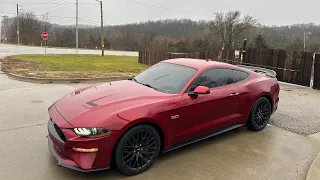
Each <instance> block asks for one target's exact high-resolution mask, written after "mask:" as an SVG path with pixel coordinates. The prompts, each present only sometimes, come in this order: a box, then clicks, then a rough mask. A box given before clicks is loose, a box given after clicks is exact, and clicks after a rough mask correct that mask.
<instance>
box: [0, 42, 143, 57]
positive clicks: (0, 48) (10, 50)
mask: <svg viewBox="0 0 320 180" xmlns="http://www.w3.org/2000/svg"><path fill="white" fill-rule="evenodd" d="M44 53H45V48H44V47H36V46H16V45H8V44H1V43H0V57H3V56H9V55H15V54H44ZM47 53H48V54H101V51H99V50H83V49H81V50H77V49H67V48H47ZM105 55H123V56H138V52H128V51H107V50H106V51H105Z"/></svg>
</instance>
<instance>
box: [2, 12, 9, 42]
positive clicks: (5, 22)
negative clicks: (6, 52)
mask: <svg viewBox="0 0 320 180" xmlns="http://www.w3.org/2000/svg"><path fill="white" fill-rule="evenodd" d="M7 17H8V16H2V18H3V20H2V25H1V42H2V40H6V38H7V37H6V31H7V21H6V20H7Z"/></svg>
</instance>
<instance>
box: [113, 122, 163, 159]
mask: <svg viewBox="0 0 320 180" xmlns="http://www.w3.org/2000/svg"><path fill="white" fill-rule="evenodd" d="M139 125H149V126H152V127H153V128H155V129H156V131H157V132H158V133H159V136H160V140H161V146H160V152H161V151H162V150H163V149H164V147H165V143H166V136H165V133H164V131H163V129H162V128H161V127H160V126H159V125H158V124H156V123H155V122H154V121H153V119H152V118H142V119H138V120H136V121H135V123H133V124H132V123H130V124H129V125H127V127H126V128H124V130H123V132H122V133H121V135H120V136H119V137H118V139H117V141H116V143H115V144H114V146H113V148H112V154H111V165H114V164H115V151H116V149H117V147H118V144H119V141H120V139H121V138H122V137H123V135H124V134H125V133H126V132H128V131H129V130H130V129H132V128H134V127H136V126H139Z"/></svg>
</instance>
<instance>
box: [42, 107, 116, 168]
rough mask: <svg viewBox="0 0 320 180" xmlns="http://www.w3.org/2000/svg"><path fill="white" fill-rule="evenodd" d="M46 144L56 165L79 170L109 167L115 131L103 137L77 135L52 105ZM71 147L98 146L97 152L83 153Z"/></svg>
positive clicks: (85, 147)
mask: <svg viewBox="0 0 320 180" xmlns="http://www.w3.org/2000/svg"><path fill="white" fill-rule="evenodd" d="M49 116H50V120H49V122H48V136H47V137H48V146H49V150H50V152H51V153H52V155H53V156H54V157H55V158H56V159H57V161H58V165H60V166H63V167H66V168H69V169H74V170H77V171H81V172H90V171H99V170H105V169H109V167H110V163H111V156H112V150H113V146H114V144H115V142H116V136H117V135H116V133H113V134H112V135H110V136H108V137H104V138H83V137H80V136H77V135H76V134H75V133H74V132H73V131H72V128H73V126H71V125H70V124H69V123H68V121H66V120H65V119H64V118H63V117H62V116H61V115H60V114H59V112H58V111H57V109H56V108H55V107H54V106H51V107H50V108H49ZM73 148H83V149H91V148H98V151H97V152H92V153H85V152H77V151H74V150H73Z"/></svg>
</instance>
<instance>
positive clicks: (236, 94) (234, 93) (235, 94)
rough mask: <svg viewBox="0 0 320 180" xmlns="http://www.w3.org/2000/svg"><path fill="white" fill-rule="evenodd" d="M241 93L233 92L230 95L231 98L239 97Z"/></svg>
mask: <svg viewBox="0 0 320 180" xmlns="http://www.w3.org/2000/svg"><path fill="white" fill-rule="evenodd" d="M239 94H240V93H237V92H233V93H231V94H230V96H238V95H239Z"/></svg>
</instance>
